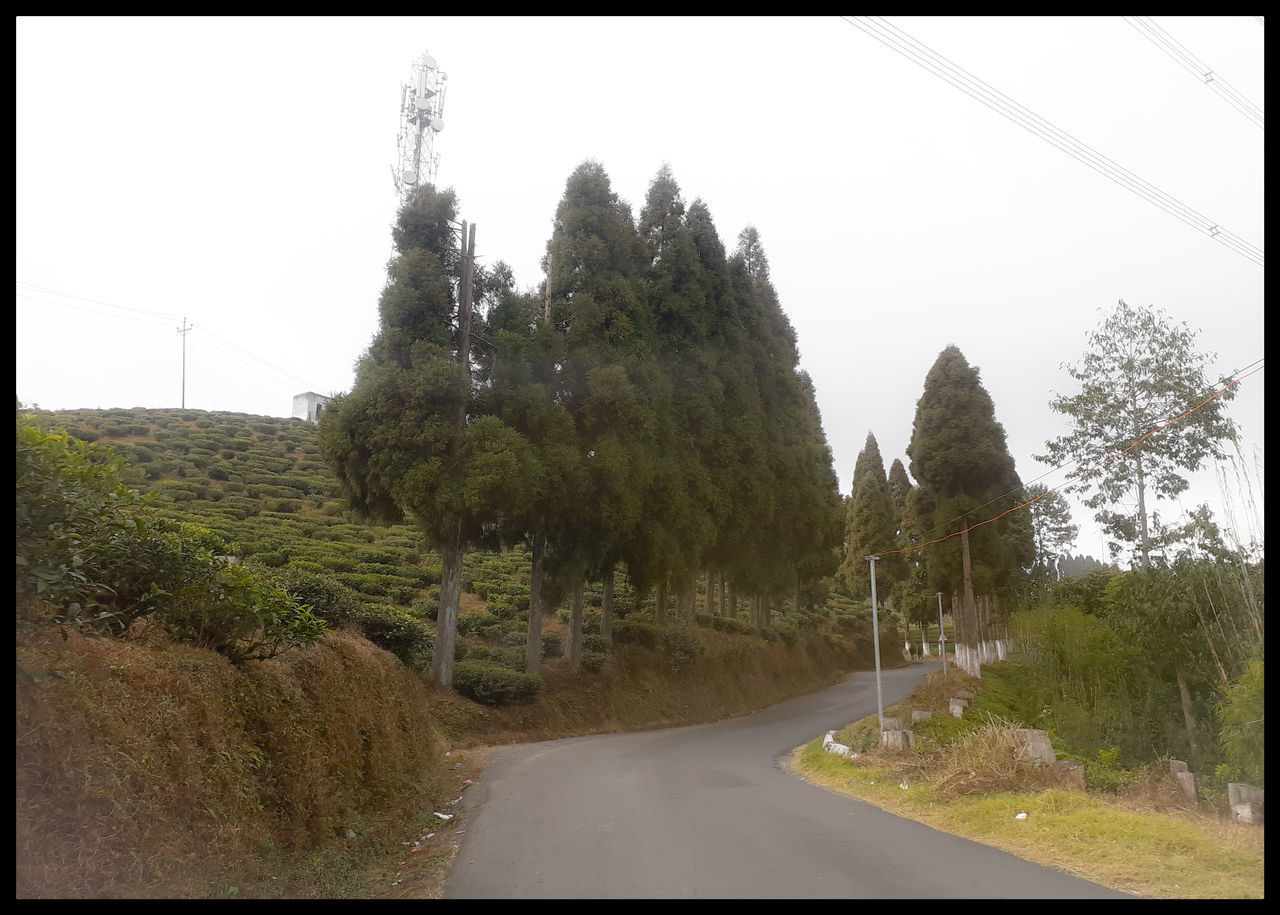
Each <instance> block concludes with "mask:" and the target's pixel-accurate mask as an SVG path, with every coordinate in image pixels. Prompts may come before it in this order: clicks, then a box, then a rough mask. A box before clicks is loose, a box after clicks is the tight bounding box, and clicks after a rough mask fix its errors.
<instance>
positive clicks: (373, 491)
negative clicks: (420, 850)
mask: <svg viewBox="0 0 1280 915" xmlns="http://www.w3.org/2000/svg"><path fill="white" fill-rule="evenodd" d="M456 216H457V204H456V200H455V197H454V194H453V192H452V191H444V192H439V191H437V190H436V189H435V188H433V187H431V186H429V185H428V186H423V187H422V188H420V189H419V190H418V191H417V192H416V193H415V194H414V196H413V197H412V198H411V199H410V200H408V201H407V202H406V203H405V205H404V206H403V207H402V208H401V210H400V212H399V214H398V216H397V221H396V225H395V227H394V229H393V231H392V236H393V239H394V242H395V247H396V254H395V257H394V258H393V259H392V261H391V262H390V264H389V266H388V280H387V285H386V287H385V288H384V290H383V293H382V297H381V299H380V300H379V307H378V313H379V329H378V332H377V334H376V335H375V337H374V339H373V341H372V342H371V343H370V345H369V348H368V350H367V351H366V352H365V353H364V355H363V356H362V357H361V359H360V361H359V363H358V365H357V367H356V382H355V386H354V387H353V388H352V390H351V392H350V393H348V394H345V395H342V396H339V397H336V398H334V399H333V400H332V401H331V402H330V404H329V405H328V409H326V410H325V411H324V413H323V414H322V415H321V421H320V440H321V447H322V450H323V453H324V455H325V457H326V459H327V460H328V461H329V462H330V463H331V464H332V465H333V466H334V469H335V470H336V473H337V477H338V481H339V484H340V485H341V487H342V490H343V492H344V494H345V496H346V498H347V499H348V501H349V503H350V504H351V506H352V507H353V508H354V509H355V510H356V511H357V512H358V513H360V514H361V515H362V516H364V517H366V518H372V519H377V520H383V521H389V522H396V521H401V520H403V519H404V518H405V517H406V516H408V517H409V518H412V519H413V520H414V522H416V523H417V525H418V527H419V528H420V529H421V530H422V532H423V534H424V535H425V538H426V540H427V543H428V545H429V546H430V547H432V548H434V549H437V550H439V551H440V553H441V558H442V574H441V588H440V611H439V615H438V621H437V635H436V641H435V646H434V650H433V652H432V675H433V677H434V679H435V680H436V682H437V683H439V684H441V685H442V686H449V685H452V682H453V648H454V645H455V642H456V637H457V618H458V600H459V597H460V594H461V583H462V556H463V553H464V551H465V550H466V549H467V548H468V547H470V546H475V545H479V544H488V543H492V542H493V541H494V539H495V537H501V536H502V534H503V532H504V531H509V530H510V526H511V524H512V523H513V522H514V520H515V519H519V518H521V517H523V516H524V515H525V514H526V512H527V505H528V502H529V500H530V498H531V495H532V493H533V492H535V491H536V489H537V487H538V486H539V485H540V483H539V480H540V479H541V477H542V468H541V466H540V464H539V463H538V461H537V458H536V455H535V454H534V452H533V449H532V448H531V447H530V445H529V442H528V440H527V439H525V438H524V437H523V436H522V435H520V434H519V433H518V432H516V431H515V430H514V429H512V428H511V427H510V426H508V425H507V424H505V423H504V422H502V420H501V419H499V418H498V417H496V416H493V415H485V413H484V411H483V409H482V408H479V405H478V404H476V403H473V402H472V388H473V383H474V382H475V381H476V379H473V377H472V372H471V368H472V366H471V360H470V359H466V360H464V359H463V358H462V352H463V345H462V340H461V338H460V331H459V327H460V324H461V322H460V320H459V299H458V293H459V284H460V281H461V277H462V273H461V270H462V266H463V262H462V258H461V256H460V253H459V250H458V248H457V246H456V245H455V242H454V241H453V237H452V229H451V227H450V224H451V223H452V222H453V221H454V220H455V218H456ZM481 387H483V385H481Z"/></svg>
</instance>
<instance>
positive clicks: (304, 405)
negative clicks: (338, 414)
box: [293, 391, 329, 423]
mask: <svg viewBox="0 0 1280 915" xmlns="http://www.w3.org/2000/svg"><path fill="white" fill-rule="evenodd" d="M328 402H329V398H328V397H325V396H324V395H323V394H317V393H316V392H315V391H307V392H306V393H305V394H295V395H294V397H293V418H294V419H305V420H308V421H310V422H313V423H318V422H320V413H321V411H323V410H324V405H325V404H327V403H328Z"/></svg>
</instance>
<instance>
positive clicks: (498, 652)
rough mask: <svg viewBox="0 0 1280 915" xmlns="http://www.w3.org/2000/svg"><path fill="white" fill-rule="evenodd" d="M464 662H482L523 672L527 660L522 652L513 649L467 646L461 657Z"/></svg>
mask: <svg viewBox="0 0 1280 915" xmlns="http://www.w3.org/2000/svg"><path fill="white" fill-rule="evenodd" d="M462 659H463V660H464V661H483V662H485V663H486V664H494V665H497V666H498V667H506V668H508V669H510V670H518V671H522V672H523V671H524V670H525V668H526V666H527V660H526V658H525V655H524V651H523V650H517V649H515V648H494V647H492V646H489V645H468V646H467V648H466V653H465V654H464V655H463V656H462Z"/></svg>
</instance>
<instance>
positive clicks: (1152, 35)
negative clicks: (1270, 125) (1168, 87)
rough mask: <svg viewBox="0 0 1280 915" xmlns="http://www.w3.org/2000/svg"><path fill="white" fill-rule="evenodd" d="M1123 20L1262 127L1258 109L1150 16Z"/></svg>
mask: <svg viewBox="0 0 1280 915" xmlns="http://www.w3.org/2000/svg"><path fill="white" fill-rule="evenodd" d="M1123 18H1124V21H1125V22H1127V23H1129V25H1131V26H1133V27H1134V28H1135V29H1136V30H1137V31H1138V32H1139V33H1140V34H1142V35H1143V36H1145V37H1146V38H1147V40H1148V41H1150V42H1151V43H1152V44H1154V45H1155V46H1156V47H1157V48H1159V49H1160V50H1161V51H1164V53H1165V54H1167V55H1168V56H1169V57H1170V58H1171V59H1172V60H1173V62H1174V63H1176V64H1178V66H1180V67H1182V68H1183V69H1184V70H1186V71H1187V72H1188V73H1190V74H1191V75H1192V76H1194V77H1195V78H1196V80H1197V81H1199V82H1203V83H1204V84H1205V85H1206V86H1208V87H1209V88H1210V89H1211V90H1213V91H1214V92H1215V93H1216V94H1217V95H1219V96H1220V97H1221V98H1222V99H1223V100H1224V101H1226V103H1227V104H1228V105H1230V106H1231V107H1232V108H1234V109H1236V111H1239V112H1240V113H1241V114H1243V115H1244V116H1245V117H1246V118H1248V119H1249V120H1250V121H1252V122H1253V123H1254V124H1256V125H1258V127H1263V113H1262V109H1261V108H1259V107H1258V106H1257V105H1255V104H1254V103H1253V102H1251V101H1249V100H1248V99H1247V98H1245V97H1244V96H1243V95H1242V94H1241V93H1240V92H1238V91H1237V90H1236V88H1235V87H1234V86H1232V85H1231V84H1230V83H1229V82H1227V81H1226V80H1225V79H1223V78H1222V77H1221V76H1220V75H1219V74H1217V73H1215V72H1214V71H1213V68H1212V67H1210V66H1209V65H1208V64H1206V63H1205V62H1204V61H1202V60H1200V59H1199V58H1198V57H1196V56H1195V55H1194V54H1192V53H1191V52H1190V51H1188V50H1187V49H1186V48H1184V47H1183V46H1182V45H1180V44H1179V43H1178V42H1177V41H1176V40H1175V39H1174V38H1173V36H1171V35H1170V34H1169V33H1168V32H1166V31H1165V30H1164V29H1162V28H1160V26H1158V25H1156V23H1155V22H1154V21H1152V19H1151V17H1150V16H1125V17H1123ZM1264 129H1265V128H1264Z"/></svg>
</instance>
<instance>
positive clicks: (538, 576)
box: [524, 525, 547, 674]
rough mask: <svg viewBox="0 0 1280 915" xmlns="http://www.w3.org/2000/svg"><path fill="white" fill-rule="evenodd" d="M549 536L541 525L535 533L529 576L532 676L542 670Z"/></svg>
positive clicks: (528, 656)
mask: <svg viewBox="0 0 1280 915" xmlns="http://www.w3.org/2000/svg"><path fill="white" fill-rule="evenodd" d="M546 546H547V535H546V532H545V531H544V530H542V527H541V525H539V527H538V529H537V530H535V531H534V533H533V569H532V571H531V572H530V574H529V639H528V641H527V642H525V648H524V663H525V670H526V671H528V672H529V673H531V674H536V673H538V671H539V670H541V669H542V557H543V554H544V553H545V552H546Z"/></svg>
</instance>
